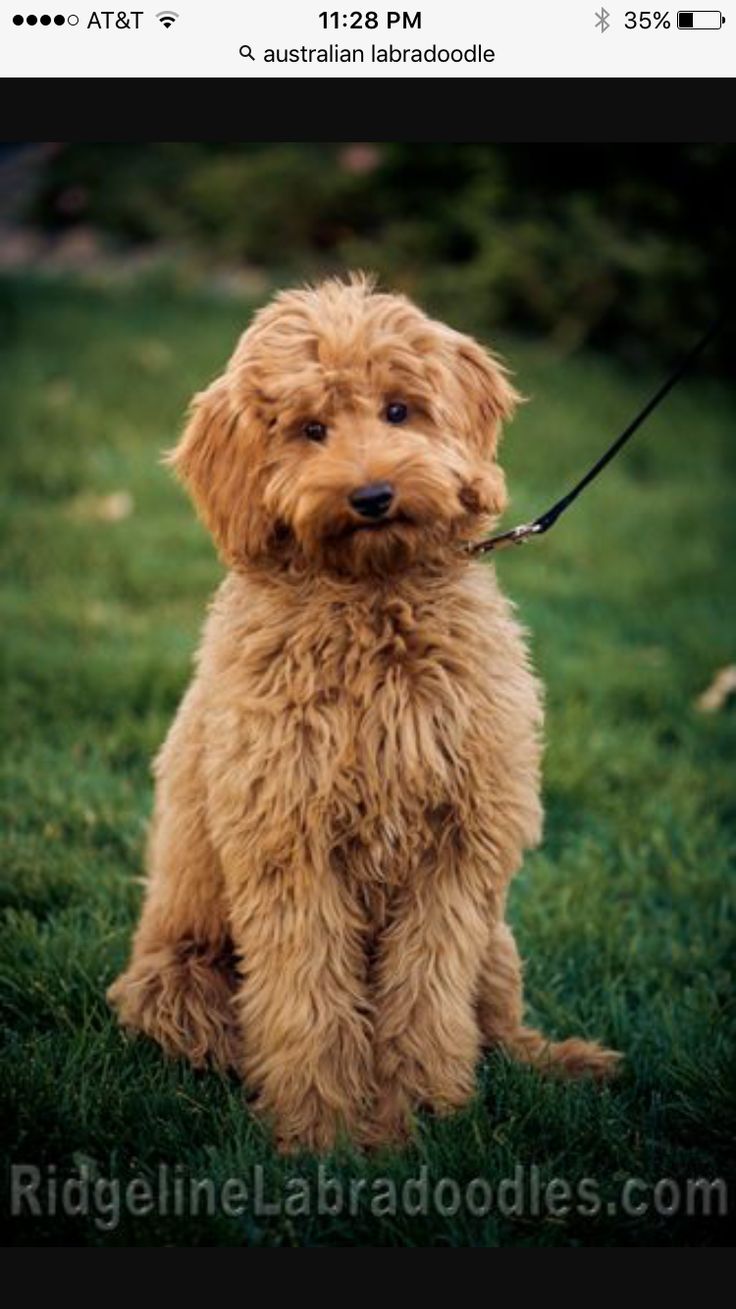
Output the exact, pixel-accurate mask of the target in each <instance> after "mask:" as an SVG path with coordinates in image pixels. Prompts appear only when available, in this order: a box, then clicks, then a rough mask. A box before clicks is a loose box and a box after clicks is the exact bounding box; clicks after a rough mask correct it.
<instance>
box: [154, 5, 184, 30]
mask: <svg viewBox="0 0 736 1309" xmlns="http://www.w3.org/2000/svg"><path fill="white" fill-rule="evenodd" d="M156 17H157V19H158V21H159V23H161V24H162V25H163V26H164V27H172V26H173V24H174V23H175V22H176V20H177V18H178V17H179V15H178V14H177V13H175V11H174V10H173V9H162V10H161V13H160V14H156Z"/></svg>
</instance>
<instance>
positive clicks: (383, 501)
mask: <svg viewBox="0 0 736 1309" xmlns="http://www.w3.org/2000/svg"><path fill="white" fill-rule="evenodd" d="M393 498H394V488H393V487H392V486H390V485H389V483H388V482H371V484H370V486H359V487H358V489H357V491H353V493H352V495H351V496H350V503H351V505H352V506H353V509H354V510H355V511H356V513H358V514H360V515H361V517H362V518H383V517H385V515H386V514H387V513H388V511H389V509H390V508H391V504H392V501H393Z"/></svg>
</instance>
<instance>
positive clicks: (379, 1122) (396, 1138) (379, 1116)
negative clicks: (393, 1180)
mask: <svg viewBox="0 0 736 1309" xmlns="http://www.w3.org/2000/svg"><path fill="white" fill-rule="evenodd" d="M415 1135H416V1120H415V1117H414V1106H413V1104H412V1101H411V1097H410V1096H409V1095H408V1094H407V1093H406V1092H405V1091H404V1090H402V1089H401V1088H398V1087H394V1088H391V1089H387V1090H384V1091H381V1092H380V1093H379V1095H378V1098H377V1100H376V1103H375V1105H374V1106H373V1109H372V1112H371V1114H370V1117H369V1118H368V1119H367V1120H366V1121H365V1122H364V1123H363V1124H362V1126H361V1129H360V1143H361V1145H363V1146H365V1148H366V1149H368V1150H383V1149H396V1150H400V1149H402V1148H404V1147H405V1146H407V1145H410V1144H411V1142H412V1140H413V1139H414V1137H415Z"/></svg>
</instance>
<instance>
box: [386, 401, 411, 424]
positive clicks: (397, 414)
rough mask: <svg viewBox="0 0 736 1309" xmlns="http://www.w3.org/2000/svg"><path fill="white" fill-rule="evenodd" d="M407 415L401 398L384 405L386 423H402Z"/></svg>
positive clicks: (407, 411) (407, 412)
mask: <svg viewBox="0 0 736 1309" xmlns="http://www.w3.org/2000/svg"><path fill="white" fill-rule="evenodd" d="M408 416H409V410H408V408H407V406H406V405H405V404H403V403H402V401H401V400H393V401H392V402H391V404H390V405H386V412H385V414H384V417H385V419H386V422H387V423H404V422H406V419H407V418H408Z"/></svg>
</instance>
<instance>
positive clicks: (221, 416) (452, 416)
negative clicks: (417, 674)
mask: <svg viewBox="0 0 736 1309" xmlns="http://www.w3.org/2000/svg"><path fill="white" fill-rule="evenodd" d="M517 399H518V397H517V395H516V393H515V391H514V389H513V387H512V386H511V384H510V382H509V380H508V377H507V375H506V373H505V371H504V369H503V367H502V366H501V365H500V363H499V362H498V361H497V360H496V359H494V358H493V356H492V355H490V354H489V353H488V352H487V351H486V350H484V349H482V348H481V346H479V345H478V344H477V343H476V342H475V341H473V340H472V339H471V338H469V337H467V336H462V335H461V334H460V333H458V332H455V331H452V330H451V329H450V328H448V327H445V326H444V325H442V324H441V323H437V322H433V321H432V320H431V319H429V318H427V317H426V316H425V315H424V314H423V313H422V312H421V311H420V310H419V309H417V308H416V307H415V306H414V305H413V304H411V303H410V302H409V301H408V300H407V299H405V298H404V297H403V296H398V295H387V294H383V293H379V292H376V291H375V290H374V289H373V287H372V285H371V283H370V282H369V281H368V280H366V279H364V278H353V279H352V280H351V281H349V282H348V283H343V282H338V281H328V282H325V283H323V284H322V285H320V286H317V287H316V288H308V289H305V290H301V291H289V292H284V293H283V294H281V295H278V296H277V297H276V299H275V300H274V301H273V302H272V303H271V304H270V305H268V306H267V307H266V308H265V309H262V310H261V311H260V313H258V314H257V315H256V316H255V318H254V320H253V322H252V324H251V326H250V327H249V328H248V330H247V331H246V332H245V333H244V335H243V336H242V337H241V339H240V342H239V343H238V346H237V347H236V350H235V353H234V354H233V356H232V359H231V360H230V363H229V364H228V367H227V369H226V371H225V372H224V373H223V375H222V376H221V377H219V378H218V379H217V380H216V381H215V382H213V383H212V385H211V386H210V387H209V389H208V390H206V391H204V392H202V393H201V394H200V395H198V396H196V397H195V400H194V404H193V409H192V413H191V417H190V421H189V425H188V426H187V428H186V430H185V432H184V435H183V437H182V439H181V441H180V443H179V445H178V446H177V447H176V449H175V450H174V451H173V452H172V455H171V456H170V458H171V462H172V463H173V465H174V467H175V468H176V469H177V471H178V473H179V474H180V476H181V477H182V479H183V480H184V482H185V483H186V485H187V486H188V487H189V490H190V491H191V494H192V496H193V498H194V500H195V503H196V504H197V507H198V509H199V512H200V514H201V516H202V518H203V519H204V521H205V523H206V524H207V526H208V527H209V529H210V531H211V532H212V534H213V536H214V537H215V540H216V542H217V544H218V547H219V549H220V551H221V553H222V555H223V557H224V558H225V560H226V561H227V562H228V563H229V564H231V565H233V566H235V567H237V566H238V565H243V564H244V563H246V562H255V561H258V560H266V559H271V560H276V559H282V560H284V561H288V560H290V559H294V560H299V559H301V560H303V561H305V562H307V563H309V564H311V565H313V566H316V567H319V568H327V569H330V570H337V571H340V572H343V573H352V574H356V575H359V574H364V573H366V572H389V571H393V570H395V569H397V568H401V567H405V566H406V565H407V564H409V563H411V561H412V560H413V559H415V558H419V557H433V556H436V555H437V554H438V552H442V551H447V550H448V549H450V548H456V547H457V543H458V542H460V541H463V540H469V539H471V538H472V537H474V536H476V535H477V534H478V533H479V532H480V531H481V530H483V529H484V528H486V527H487V526H488V525H489V524H490V521H491V520H492V519H493V518H494V517H495V516H497V515H498V514H499V513H500V512H501V510H502V509H503V508H504V505H505V501H506V497H505V485H504V478H503V474H502V472H501V470H500V468H499V467H498V465H497V464H496V462H495V454H496V446H497V442H498V436H499V431H500V425H501V423H502V421H503V420H504V419H506V418H508V417H509V416H510V414H511V413H512V411H513V409H514V405H515V403H516V401H517Z"/></svg>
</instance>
